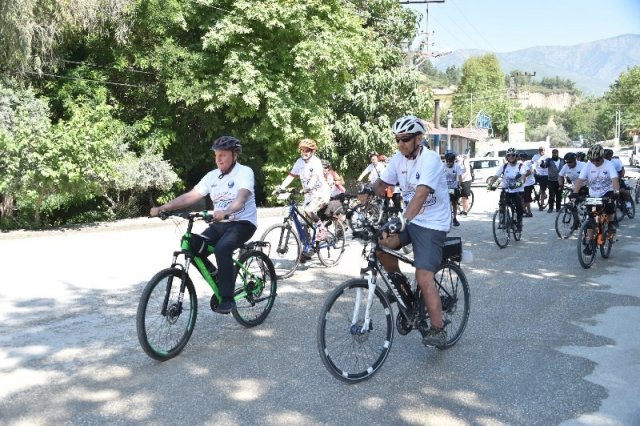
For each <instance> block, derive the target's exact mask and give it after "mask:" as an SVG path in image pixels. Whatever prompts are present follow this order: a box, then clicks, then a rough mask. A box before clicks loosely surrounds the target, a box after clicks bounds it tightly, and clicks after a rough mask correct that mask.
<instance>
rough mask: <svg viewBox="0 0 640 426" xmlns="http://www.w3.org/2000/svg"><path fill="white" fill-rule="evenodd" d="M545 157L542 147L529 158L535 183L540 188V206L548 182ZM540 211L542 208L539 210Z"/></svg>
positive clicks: (544, 196) (545, 195)
mask: <svg viewBox="0 0 640 426" xmlns="http://www.w3.org/2000/svg"><path fill="white" fill-rule="evenodd" d="M547 158H548V157H547V156H546V155H544V146H541V147H539V148H538V153H537V154H536V155H534V156H533V157H532V158H531V161H532V162H533V165H534V166H533V167H534V169H533V170H534V176H535V180H536V183H537V184H538V186H540V194H539V196H540V203H541V204H540V205H542V204H544V199H545V198H547V183H548V182H549V171H548V170H547V164H546V163H547ZM540 210H542V208H540Z"/></svg>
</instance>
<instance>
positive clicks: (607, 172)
mask: <svg viewBox="0 0 640 426" xmlns="http://www.w3.org/2000/svg"><path fill="white" fill-rule="evenodd" d="M588 156H589V162H588V163H586V164H585V165H584V167H583V168H582V170H581V171H580V175H578V179H576V181H575V182H574V184H573V193H572V194H571V198H577V197H578V193H579V191H580V189H581V188H582V187H583V186H584V185H585V184H587V186H588V187H589V196H591V197H609V198H610V199H613V197H615V196H617V195H619V194H620V183H619V179H618V173H617V172H616V169H615V167H614V166H613V164H612V163H611V162H610V161H607V160H606V159H605V158H604V149H603V148H602V145H600V144H596V145H594V146H592V147H591V148H589V154H588ZM604 211H605V213H606V214H607V217H608V219H609V232H611V233H612V234H615V232H616V225H615V223H614V212H615V203H614V202H613V201H610V202H608V203H607V204H606V205H605V207H604ZM584 254H586V255H590V254H591V247H590V246H587V247H585V249H584Z"/></svg>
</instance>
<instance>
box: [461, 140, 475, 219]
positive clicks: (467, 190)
mask: <svg viewBox="0 0 640 426" xmlns="http://www.w3.org/2000/svg"><path fill="white" fill-rule="evenodd" d="M458 164H459V165H460V168H461V169H462V183H461V184H460V197H462V211H461V212H460V214H461V215H462V216H466V215H467V212H468V211H469V195H471V181H472V180H473V178H472V175H471V164H469V155H468V154H466V153H465V154H462V155H460V156H459V157H458Z"/></svg>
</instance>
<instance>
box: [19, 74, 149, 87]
mask: <svg viewBox="0 0 640 426" xmlns="http://www.w3.org/2000/svg"><path fill="white" fill-rule="evenodd" d="M23 73H24V74H30V75H35V76H43V75H44V76H46V77H52V78H60V79H66V80H79V81H88V82H90V83H100V84H109V85H112V86H124V87H138V88H142V87H143V86H139V85H137V84H128V83H116V82H115V81H106V80H105V81H103V80H93V79H90V78H82V77H69V76H65V75H58V74H50V73H46V72H33V71H23Z"/></svg>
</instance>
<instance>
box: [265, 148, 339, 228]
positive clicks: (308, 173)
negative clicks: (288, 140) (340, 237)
mask: <svg viewBox="0 0 640 426" xmlns="http://www.w3.org/2000/svg"><path fill="white" fill-rule="evenodd" d="M298 148H299V149H300V158H298V160H296V162H295V164H294V165H293V168H292V169H291V171H290V172H289V175H288V176H287V177H286V178H284V180H283V181H282V183H281V184H280V186H279V187H278V188H276V190H275V191H274V194H275V193H277V192H280V191H283V190H284V189H285V188H286V187H287V186H289V185H290V184H291V182H293V180H294V179H295V178H296V177H299V178H300V183H301V184H302V190H303V192H304V212H305V214H306V215H307V217H308V218H309V219H310V220H311V221H313V222H316V227H317V229H318V233H317V235H316V239H318V240H322V239H324V238H326V229H325V227H324V225H323V223H322V221H321V220H320V218H319V217H318V210H320V209H321V208H323V207H324V206H326V205H327V203H328V202H329V198H330V197H331V190H330V189H329V184H328V183H327V180H326V179H325V178H324V169H323V168H322V160H320V159H319V158H318V157H316V156H315V153H316V151H317V149H318V145H317V144H316V141H314V140H313V139H302V140H301V141H300V143H299V144H298Z"/></svg>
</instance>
